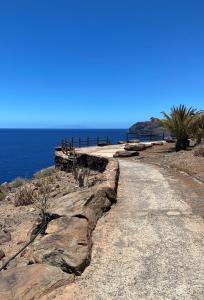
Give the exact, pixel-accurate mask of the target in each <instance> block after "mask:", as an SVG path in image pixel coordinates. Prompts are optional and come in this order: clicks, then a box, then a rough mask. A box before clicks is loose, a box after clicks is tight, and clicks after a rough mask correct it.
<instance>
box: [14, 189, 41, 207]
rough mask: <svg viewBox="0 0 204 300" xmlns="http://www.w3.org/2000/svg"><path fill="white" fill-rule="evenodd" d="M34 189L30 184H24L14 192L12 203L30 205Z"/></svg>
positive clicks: (33, 197)
mask: <svg viewBox="0 0 204 300" xmlns="http://www.w3.org/2000/svg"><path fill="white" fill-rule="evenodd" d="M35 197H36V190H35V188H34V187H33V185H31V184H24V185H23V186H21V187H20V188H19V189H18V190H17V191H16V192H15V198H14V205H15V206H23V205H30V204H32V203H33V202H34V199H35Z"/></svg>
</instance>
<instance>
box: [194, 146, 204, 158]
mask: <svg viewBox="0 0 204 300" xmlns="http://www.w3.org/2000/svg"><path fill="white" fill-rule="evenodd" d="M194 155H195V156H199V157H204V147H198V148H197V149H195V150H194Z"/></svg>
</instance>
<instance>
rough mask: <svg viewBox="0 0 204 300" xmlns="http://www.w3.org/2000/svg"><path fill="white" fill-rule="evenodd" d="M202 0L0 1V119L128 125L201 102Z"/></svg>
mask: <svg viewBox="0 0 204 300" xmlns="http://www.w3.org/2000/svg"><path fill="white" fill-rule="evenodd" d="M203 15H204V1H196V0H194V1H193V0H192V1H188V0H185V1H183V0H181V1H180V0H177V1H175V0H171V1H167V0H161V1H157V0H132V1H130V0H125V1H120V0H117V1H115V0H93V1H89V0H86V1H85V0H83V1H82V0H81V1H79V0H73V1H69V0H66V1H62V0H55V1H54V0H49V1H45V0H40V1H39V0H26V1H21V0H16V1H14V0H13V1H12V0H7V1H3V0H0V104H1V106H0V127H7V128H8V127H17V128H18V127H34V128H42V127H44V128H127V127H129V126H130V125H131V124H132V123H134V122H136V121H140V120H146V119H148V118H150V117H152V116H156V117H157V116H160V112H161V111H162V110H165V111H168V110H169V108H170V107H171V106H172V105H173V104H174V105H177V104H180V103H183V104H186V105H189V106H195V107H197V108H199V109H203V108H204V17H203Z"/></svg>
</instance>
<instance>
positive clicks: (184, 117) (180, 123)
mask: <svg viewBox="0 0 204 300" xmlns="http://www.w3.org/2000/svg"><path fill="white" fill-rule="evenodd" d="M162 114H163V116H164V119H161V120H160V119H158V121H159V123H160V124H161V125H162V126H164V127H165V128H167V130H168V131H169V132H170V133H171V134H172V135H174V136H175V137H176V146H175V148H176V151H179V150H186V149H187V147H188V146H189V137H193V138H196V139H197V142H200V141H201V139H202V137H203V136H204V116H203V113H201V112H200V111H197V110H196V109H195V108H192V107H190V108H187V107H186V106H185V105H180V106H178V107H175V106H173V107H172V108H171V111H170V113H169V114H167V113H165V112H162Z"/></svg>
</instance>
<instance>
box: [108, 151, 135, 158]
mask: <svg viewBox="0 0 204 300" xmlns="http://www.w3.org/2000/svg"><path fill="white" fill-rule="evenodd" d="M138 155H139V152H137V151H117V152H116V153H115V154H114V155H113V157H131V156H138Z"/></svg>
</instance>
